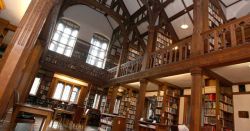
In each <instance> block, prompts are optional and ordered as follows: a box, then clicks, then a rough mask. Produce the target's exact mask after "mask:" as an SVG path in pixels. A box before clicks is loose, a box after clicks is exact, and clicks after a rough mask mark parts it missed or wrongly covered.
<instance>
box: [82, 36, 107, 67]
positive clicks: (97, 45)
mask: <svg viewBox="0 0 250 131" xmlns="http://www.w3.org/2000/svg"><path fill="white" fill-rule="evenodd" d="M108 43H109V40H108V39H107V38H106V37H104V36H102V35H99V34H96V33H95V34H94V36H93V38H92V40H91V47H90V49H89V54H88V58H87V61H86V62H87V63H88V64H90V65H94V66H97V67H99V68H104V67H105V62H106V55H107V50H108Z"/></svg>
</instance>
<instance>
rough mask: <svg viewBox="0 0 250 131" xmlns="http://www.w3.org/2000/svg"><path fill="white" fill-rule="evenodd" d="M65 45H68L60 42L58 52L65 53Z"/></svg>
mask: <svg viewBox="0 0 250 131" xmlns="http://www.w3.org/2000/svg"><path fill="white" fill-rule="evenodd" d="M65 47H66V46H65V45H62V44H59V45H58V47H57V49H56V52H57V53H59V54H63V52H64V49H65Z"/></svg>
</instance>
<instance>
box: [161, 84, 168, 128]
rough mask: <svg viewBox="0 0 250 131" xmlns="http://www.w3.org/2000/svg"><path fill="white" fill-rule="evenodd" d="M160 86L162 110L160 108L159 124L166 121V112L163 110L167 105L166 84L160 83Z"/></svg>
mask: <svg viewBox="0 0 250 131" xmlns="http://www.w3.org/2000/svg"><path fill="white" fill-rule="evenodd" d="M161 88H162V91H163V93H164V94H163V101H162V110H161V118H160V121H161V124H164V123H165V121H166V118H167V116H166V114H165V111H166V106H167V85H166V84H164V85H161Z"/></svg>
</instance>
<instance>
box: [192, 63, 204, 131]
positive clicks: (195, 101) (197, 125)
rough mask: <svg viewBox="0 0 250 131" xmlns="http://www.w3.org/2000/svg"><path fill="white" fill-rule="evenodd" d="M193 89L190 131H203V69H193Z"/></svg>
mask: <svg viewBox="0 0 250 131" xmlns="http://www.w3.org/2000/svg"><path fill="white" fill-rule="evenodd" d="M191 75H192V88H191V115H190V116H191V119H190V131H201V110H202V87H203V76H202V69H201V68H199V67H197V68H193V69H191Z"/></svg>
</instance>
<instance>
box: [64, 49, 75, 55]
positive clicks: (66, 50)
mask: <svg viewBox="0 0 250 131" xmlns="http://www.w3.org/2000/svg"><path fill="white" fill-rule="evenodd" d="M72 51H73V48H71V47H67V48H66V49H65V52H64V55H66V56H68V57H70V56H71V55H72Z"/></svg>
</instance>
